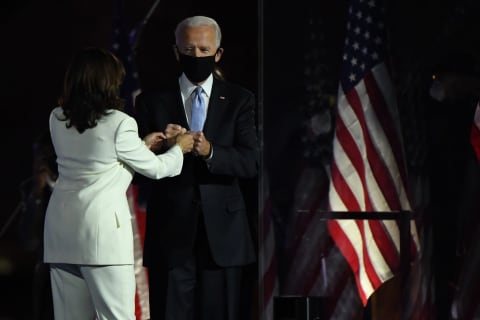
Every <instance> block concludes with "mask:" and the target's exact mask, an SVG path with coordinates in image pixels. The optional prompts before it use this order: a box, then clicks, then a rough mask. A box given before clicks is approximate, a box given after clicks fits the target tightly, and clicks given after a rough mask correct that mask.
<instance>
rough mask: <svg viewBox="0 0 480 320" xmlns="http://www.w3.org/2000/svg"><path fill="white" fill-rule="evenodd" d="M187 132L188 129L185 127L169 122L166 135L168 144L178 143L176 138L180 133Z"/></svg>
mask: <svg viewBox="0 0 480 320" xmlns="http://www.w3.org/2000/svg"><path fill="white" fill-rule="evenodd" d="M185 132H187V129H185V128H183V127H182V126H181V125H179V124H173V123H169V124H168V125H167V127H166V128H165V136H166V139H167V145H168V146H169V147H170V146H172V145H174V144H175V143H176V140H175V138H176V137H177V136H178V135H179V134H184V133H185Z"/></svg>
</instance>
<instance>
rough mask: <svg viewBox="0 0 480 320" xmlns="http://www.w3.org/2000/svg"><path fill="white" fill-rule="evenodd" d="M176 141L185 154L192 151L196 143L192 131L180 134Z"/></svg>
mask: <svg viewBox="0 0 480 320" xmlns="http://www.w3.org/2000/svg"><path fill="white" fill-rule="evenodd" d="M175 143H177V144H178V145H179V146H180V148H182V152H183V153H184V154H185V153H187V152H190V151H192V149H193V144H194V140H193V135H192V134H190V133H182V134H179V135H177V136H176V137H175Z"/></svg>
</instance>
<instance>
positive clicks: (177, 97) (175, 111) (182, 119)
mask: <svg viewBox="0 0 480 320" xmlns="http://www.w3.org/2000/svg"><path fill="white" fill-rule="evenodd" d="M167 99H168V101H167V104H166V105H167V106H168V107H169V108H171V110H170V111H169V112H168V114H171V115H173V117H172V120H171V121H172V122H173V123H178V124H179V125H181V126H182V127H184V128H190V127H189V126H188V121H187V116H186V115H185V107H184V106H183V103H182V95H181V93H180V87H179V86H178V85H177V86H176V89H175V90H172V91H171V92H170V94H169V95H168V97H167ZM177 119H178V120H177Z"/></svg>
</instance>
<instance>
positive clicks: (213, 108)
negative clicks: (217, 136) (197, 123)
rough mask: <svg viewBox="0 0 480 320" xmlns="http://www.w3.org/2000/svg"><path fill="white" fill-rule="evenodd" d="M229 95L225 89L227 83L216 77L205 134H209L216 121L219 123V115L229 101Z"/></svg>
mask: <svg viewBox="0 0 480 320" xmlns="http://www.w3.org/2000/svg"><path fill="white" fill-rule="evenodd" d="M227 98H228V97H227V95H226V90H225V85H224V84H223V83H222V82H221V81H219V80H217V79H215V78H214V80H213V85H212V92H211V93H210V101H209V103H208V110H207V117H206V119H205V124H204V125H203V133H204V134H205V136H208V130H209V128H212V127H213V126H214V124H215V123H217V122H218V121H219V120H218V116H219V114H220V113H221V112H219V110H221V109H222V108H223V106H224V105H225V103H226V102H227Z"/></svg>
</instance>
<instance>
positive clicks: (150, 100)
mask: <svg viewBox="0 0 480 320" xmlns="http://www.w3.org/2000/svg"><path fill="white" fill-rule="evenodd" d="M254 105H255V99H254V95H253V94H252V93H251V92H250V91H248V90H246V89H244V88H242V87H240V86H237V85H234V84H231V83H227V82H224V81H220V80H218V79H214V82H213V86H212V92H211V95H210V102H209V106H208V111H207V117H206V120H205V125H204V129H203V132H204V134H205V137H206V138H207V139H208V140H209V141H210V143H211V144H212V147H213V157H212V158H211V160H210V161H209V164H208V166H207V163H206V162H205V160H204V159H202V158H201V157H196V156H194V155H193V154H191V153H189V154H186V155H185V159H184V164H183V169H182V172H181V174H180V175H179V176H176V177H173V178H164V179H161V180H159V181H154V182H153V181H150V184H151V194H150V197H149V199H148V202H147V222H146V224H147V225H146V234H145V243H144V265H145V266H151V265H157V264H162V265H165V264H167V265H168V266H169V267H174V266H178V265H180V264H182V263H183V262H184V261H185V259H186V257H187V256H188V255H189V253H190V252H191V250H192V246H193V245H194V241H195V236H196V231H197V223H198V218H199V217H202V215H199V211H200V209H201V211H202V212H203V218H204V221H205V230H206V235H207V238H208V242H209V245H210V248H211V253H212V257H213V260H214V261H215V262H216V263H217V264H218V265H219V266H223V267H228V266H238V265H245V264H249V263H252V262H254V261H255V250H254V247H253V242H252V235H251V232H250V229H249V224H248V220H247V213H246V207H245V202H244V198H243V195H242V193H241V190H240V187H239V183H238V179H239V178H251V177H254V176H255V175H256V174H257V169H258V140H257V135H256V128H255V116H254ZM136 117H137V122H138V125H139V133H140V135H141V136H144V135H146V134H147V133H149V132H152V131H164V130H165V128H166V126H167V124H169V123H176V124H179V125H181V126H183V127H185V128H188V123H187V119H186V117H185V111H184V107H183V104H182V99H181V94H180V88H179V86H178V84H177V85H176V86H175V87H174V88H172V89H170V90H168V89H167V90H163V91H151V92H144V93H142V94H140V95H139V96H138V97H137V100H136Z"/></svg>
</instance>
